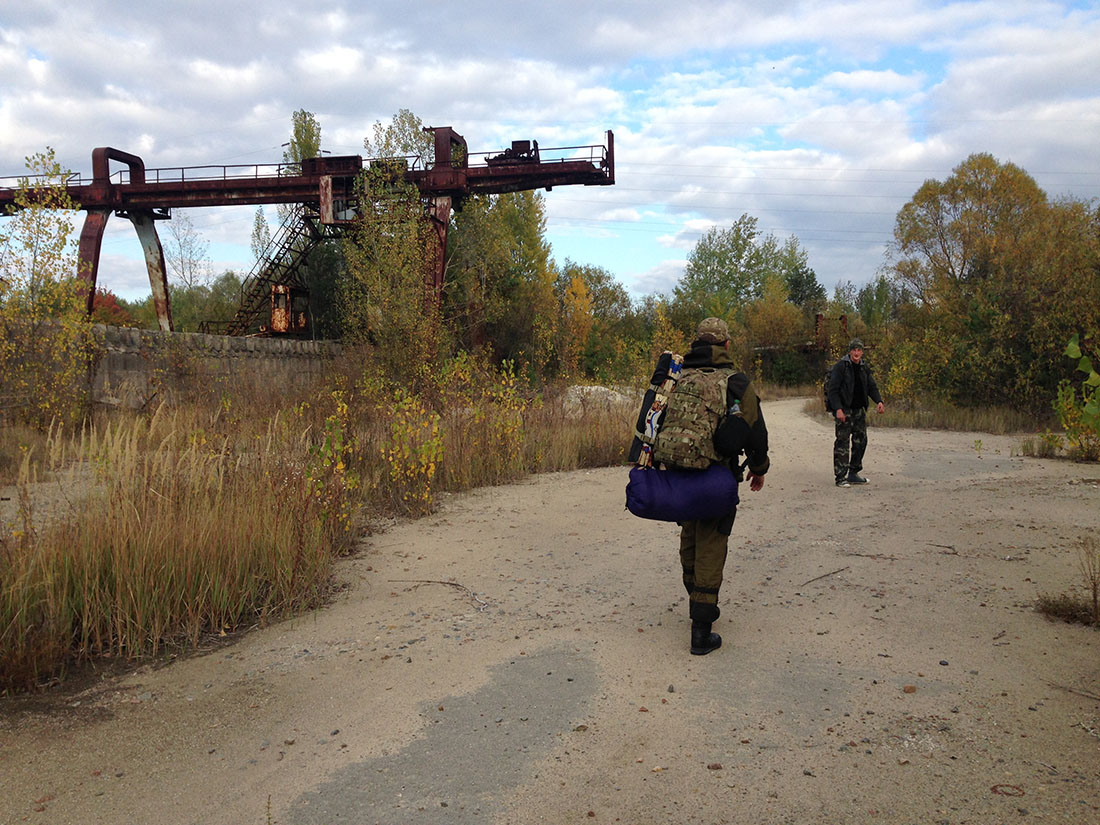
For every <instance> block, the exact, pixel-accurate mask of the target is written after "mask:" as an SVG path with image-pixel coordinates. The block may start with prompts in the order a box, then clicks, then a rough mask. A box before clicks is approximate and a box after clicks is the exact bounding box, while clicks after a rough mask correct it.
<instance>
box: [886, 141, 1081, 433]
mask: <svg viewBox="0 0 1100 825" xmlns="http://www.w3.org/2000/svg"><path fill="white" fill-rule="evenodd" d="M1098 246H1100V222H1098V215H1097V212H1096V210H1095V209H1094V208H1093V207H1092V206H1091V205H1089V204H1087V203H1084V202H1081V201H1077V200H1073V199H1065V200H1061V201H1055V202H1051V201H1050V200H1049V199H1048V198H1047V196H1046V194H1045V193H1044V192H1043V191H1042V190H1041V189H1040V188H1039V186H1038V185H1037V184H1036V182H1035V181H1034V179H1032V178H1031V176H1030V175H1028V174H1027V173H1026V172H1025V171H1024V170H1023V169H1021V168H1019V167H1018V166H1015V165H1014V164H1011V163H1001V162H999V161H997V160H996V159H995V158H994V157H993V156H992V155H989V154H975V155H971V156H970V157H969V158H967V159H966V160H965V161H963V163H961V164H960V165H959V166H957V167H956V168H955V170H954V171H953V173H952V174H951V176H950V177H948V178H947V179H946V180H944V181H938V180H929V181H926V182H925V183H924V184H923V185H922V186H921V187H920V189H918V190H917V192H916V194H915V195H914V196H913V198H912V200H910V201H909V203H907V204H906V205H905V206H904V207H903V208H902V210H901V211H900V212H899V213H898V217H897V220H896V222H895V229H894V249H893V253H894V262H893V278H894V279H895V281H896V282H897V283H899V284H900V285H902V286H904V287H906V288H907V289H909V290H911V291H912V293H913V295H914V296H915V299H916V301H917V302H918V304H919V305H920V306H921V308H922V314H921V316H920V317H919V319H918V320H919V321H920V323H921V324H922V327H923V328H922V329H920V330H917V333H916V334H915V336H914V340H913V341H912V343H911V344H910V345H909V347H908V348H906V349H905V351H904V352H903V353H901V355H902V357H901V359H900V360H898V361H897V362H896V363H895V369H897V370H898V376H899V381H898V382H897V383H898V387H899V388H904V389H905V390H907V391H909V392H920V391H924V392H936V393H938V394H942V395H944V396H946V397H947V398H949V399H950V400H952V401H955V402H956V403H960V404H981V403H994V404H1012V405H1014V406H1022V407H1024V408H1027V409H1031V410H1034V411H1036V412H1039V411H1041V410H1043V409H1048V408H1049V403H1050V398H1051V396H1052V395H1053V393H1054V391H1055V389H1056V386H1057V383H1058V380H1059V379H1060V378H1061V377H1062V373H1063V370H1062V369H1061V367H1060V364H1061V353H1062V350H1063V348H1064V346H1065V342H1066V341H1067V340H1068V339H1069V338H1070V336H1071V335H1072V334H1073V333H1074V332H1075V331H1077V330H1080V329H1095V328H1096V327H1097V325H1098V321H1100V249H1098ZM901 376H904V377H905V380H904V381H902V380H901V378H900V377H901Z"/></svg>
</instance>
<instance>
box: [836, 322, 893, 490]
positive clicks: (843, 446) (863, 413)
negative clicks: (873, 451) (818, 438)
mask: <svg viewBox="0 0 1100 825" xmlns="http://www.w3.org/2000/svg"><path fill="white" fill-rule="evenodd" d="M825 398H826V406H827V407H828V409H829V411H830V412H832V413H833V415H834V416H835V418H836V440H835V441H834V442H833V475H834V476H835V477H836V486H837V487H850V486H852V485H853V484H866V483H867V479H866V478H865V477H864V476H862V475H860V472H861V471H862V470H863V454H864V453H865V452H866V451H867V403H868V399H870V400H871V401H874V402H875V411H876V412H878V413H880V414H881V413H884V412H886V407H885V406H884V405H883V403H882V396H881V395H880V394H879V391H878V384H876V383H875V378H874V376H873V375H871V368H870V366H868V364H867V362H866V361H864V360H863V342H862V341H861V340H859V339H858V338H853V339H852V341H851V343H850V344H848V354H847V355H845V356H844V357H843V358H841V359H840V360H839V361H837V362H836V363H835V364H833V368H832V369H831V370H829V380H828V383H827V384H826V389H825Z"/></svg>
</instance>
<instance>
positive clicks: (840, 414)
mask: <svg viewBox="0 0 1100 825" xmlns="http://www.w3.org/2000/svg"><path fill="white" fill-rule="evenodd" d="M836 420H837V421H839V422H840V423H841V424H843V423H844V422H845V421H847V420H848V419H847V417H846V416H845V415H844V410H837V411H836Z"/></svg>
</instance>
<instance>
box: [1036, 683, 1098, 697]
mask: <svg viewBox="0 0 1100 825" xmlns="http://www.w3.org/2000/svg"><path fill="white" fill-rule="evenodd" d="M1047 684H1048V685H1050V686H1051V687H1052V688H1058V689H1059V690H1064V691H1066V692H1068V693H1076V694H1077V695H1078V696H1084V697H1085V698H1086V699H1092V700H1094V701H1096V702H1100V696H1097V695H1096V694H1095V693H1089V692H1088V691H1087V690H1077V688H1071V687H1070V686H1069V685H1060V684H1058V683H1057V682H1047Z"/></svg>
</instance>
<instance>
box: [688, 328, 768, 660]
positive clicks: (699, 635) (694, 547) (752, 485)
mask: <svg viewBox="0 0 1100 825" xmlns="http://www.w3.org/2000/svg"><path fill="white" fill-rule="evenodd" d="M695 338H696V340H695V342H694V343H693V344H692V345H691V350H690V351H689V352H688V353H687V354H686V355H685V356H684V370H685V371H686V370H690V369H698V368H701V367H714V368H717V369H727V370H729V371H730V373H731V375H730V377H729V382H728V384H727V390H726V407H727V411H728V413H729V414H727V415H726V416H725V417H724V418H723V419H722V420H721V421H720V423H719V424H718V427H717V430H716V431H715V433H714V439H713V442H714V451H715V453H717V454H718V456H719V457H720V460H721V461H722V463H724V464H727V465H728V466H730V468H731V469H732V470H733V471H734V472H736V473H737V476H738V480H740V478H741V469H740V467H739V466H738V457H739V456H740V454H741V453H744V454H745V455H746V457H747V459H748V462H747V463H748V469H749V473H748V481H749V489H750V490H752V491H753V492H756V491H758V490H760V489H761V488H762V487H763V486H764V474H765V473H767V472H768V467H769V466H770V464H769V461H768V429H767V427H766V426H765V424H764V413H763V412H762V411H761V409H760V401H759V399H758V398H757V396H756V391H755V390H754V389H753V386H752V384H751V382H750V380H749V377H748V376H747V375H745V373H743V372H737V371H736V369H735V367H734V364H733V361H732V359H731V358H730V354H729V346H730V340H729V338H730V336H729V329H728V328H727V326H726V324H725V322H724V321H722V320H721V319H719V318H707V319H705V320H703V321H702V322H701V323H700V324H699V328H698V331H697V332H696V335H695ZM738 409H739V410H740V415H735V414H734V413H735V412H736V411H737V410H738ZM736 515H737V508H736V507H735V508H734V509H733V510H731V511H730V512H729V513H728V514H727V515H725V516H723V517H722V518H719V519H713V520H707V521H686V522H683V523H682V524H681V525H680V528H681V529H680V564H681V567H682V568H683V573H684V587H685V588H687V592H688V614H689V616H690V617H691V652H692V653H693V654H695V655H696V656H701V655H704V654H707V653H710V652H711V651H713V650H717V649H718V648H719V647H720V646H721V644H722V637H721V636H719V635H718V634H717V633H712V632H711V625H712V624H713V623H714V621H715V620H716V619H717V618H718V615H719V609H718V589H719V588H720V587H721V586H722V568H723V567H725V564H726V553H727V549H728V544H729V537H730V533H731V532H733V520H734V517H735V516H736Z"/></svg>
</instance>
